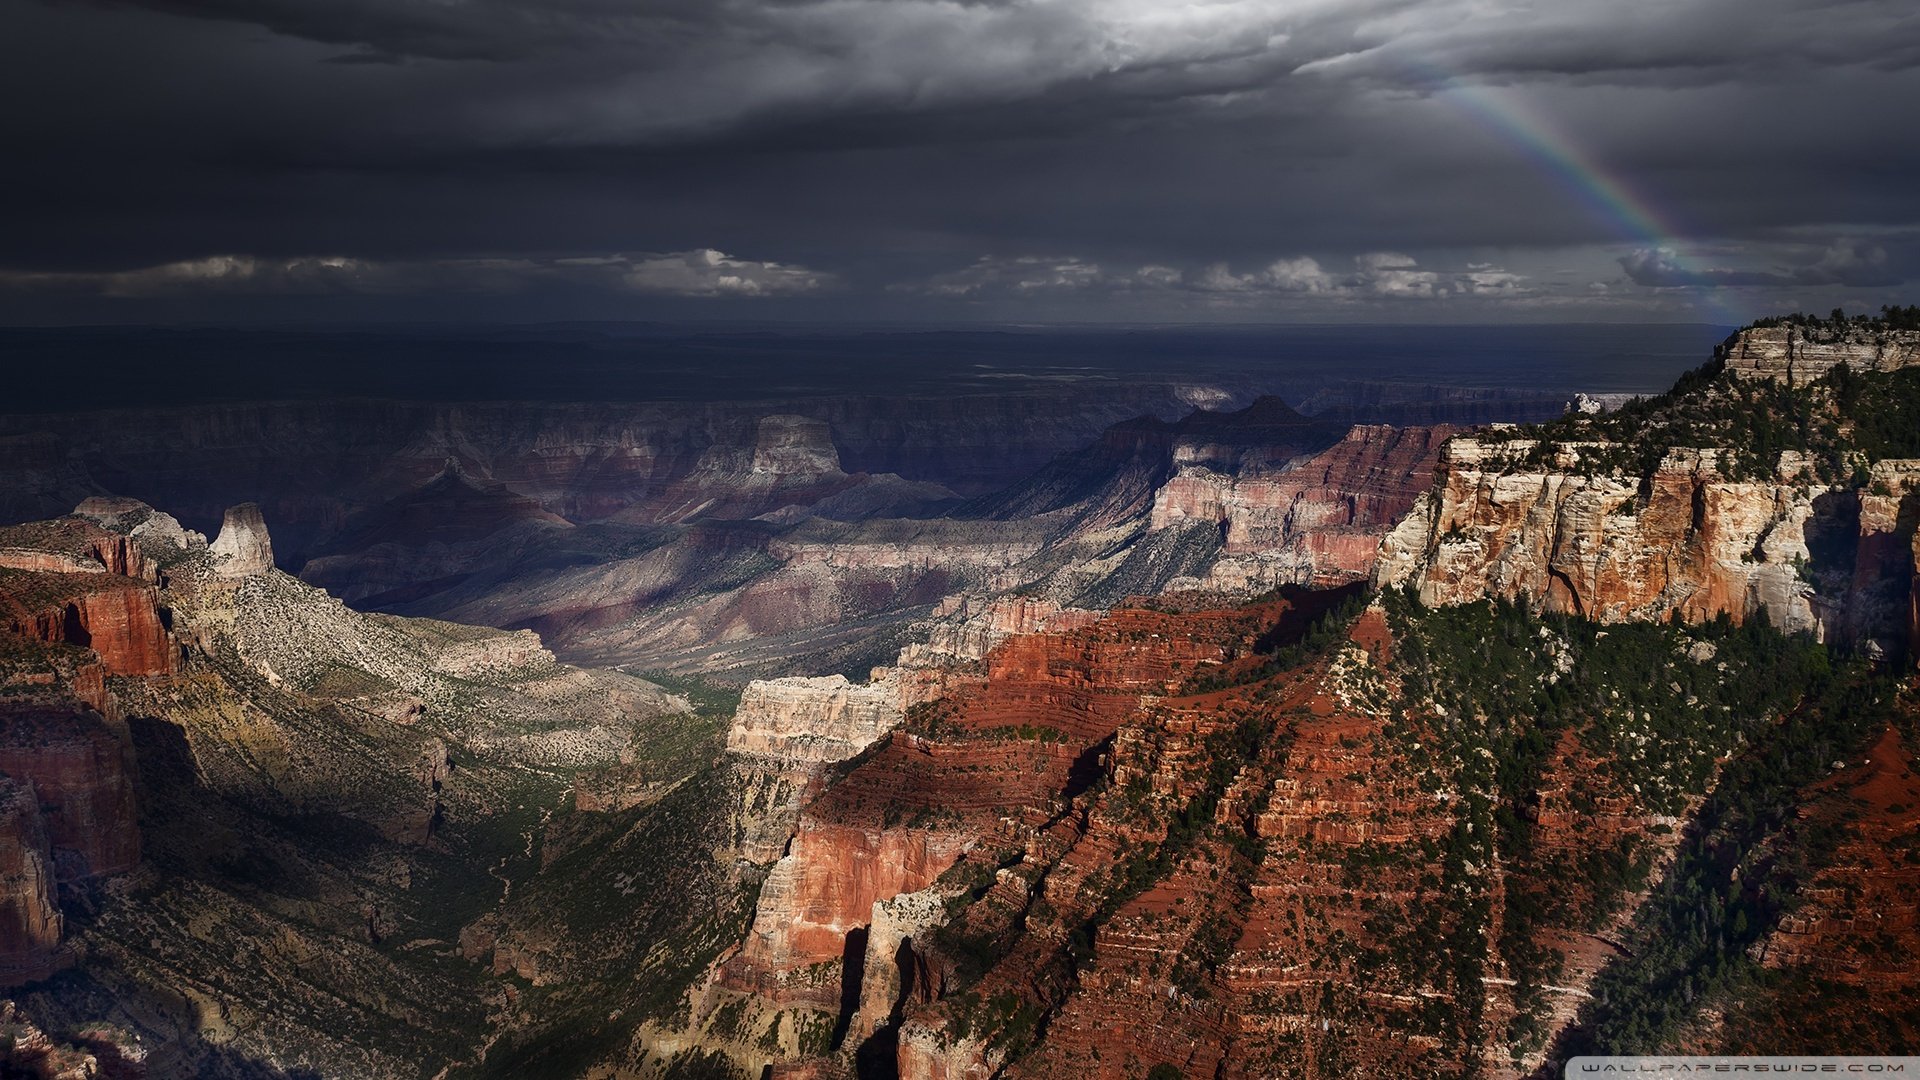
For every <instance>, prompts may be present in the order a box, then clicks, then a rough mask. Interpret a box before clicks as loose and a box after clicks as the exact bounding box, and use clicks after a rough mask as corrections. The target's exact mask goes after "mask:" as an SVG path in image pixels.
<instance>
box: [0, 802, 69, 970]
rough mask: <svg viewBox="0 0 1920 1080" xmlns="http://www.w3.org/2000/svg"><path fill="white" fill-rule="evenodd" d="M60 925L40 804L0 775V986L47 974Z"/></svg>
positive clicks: (52, 961)
mask: <svg viewBox="0 0 1920 1080" xmlns="http://www.w3.org/2000/svg"><path fill="white" fill-rule="evenodd" d="M61 925H62V919H61V916H60V908H59V906H58V904H57V902H56V900H55V892H54V870H53V850H52V849H51V848H50V847H49V846H48V844H47V830H46V823H45V821H43V820H42V818H41V816H40V801H39V799H38V798H37V797H36V796H35V793H34V790H33V786H32V785H31V784H24V783H21V782H20V781H17V780H14V779H12V778H11V777H8V776H5V775H0V987H6V986H18V985H20V984H21V983H26V982H32V981H34V980H36V979H44V978H46V977H47V976H48V975H49V974H51V973H52V971H53V968H54V966H55V961H56V956H55V953H56V951H57V950H58V949H59V947H60V929H61Z"/></svg>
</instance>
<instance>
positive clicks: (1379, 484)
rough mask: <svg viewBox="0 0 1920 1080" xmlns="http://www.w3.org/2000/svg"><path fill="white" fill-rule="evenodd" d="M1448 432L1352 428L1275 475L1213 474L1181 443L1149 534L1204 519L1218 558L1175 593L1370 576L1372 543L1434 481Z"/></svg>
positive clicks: (1200, 451)
mask: <svg viewBox="0 0 1920 1080" xmlns="http://www.w3.org/2000/svg"><path fill="white" fill-rule="evenodd" d="M1453 432H1454V429H1453V428H1449V427H1423V428H1390V427H1383V426H1379V425H1359V426H1356V427H1354V428H1353V429H1352V430H1350V431H1348V432H1347V435H1346V437H1345V438H1343V439H1341V440H1340V441H1339V442H1338V443H1336V444H1335V445H1334V446H1332V447H1330V448H1329V449H1327V450H1324V451H1322V452H1320V453H1318V454H1315V455H1313V456H1312V457H1309V458H1306V459H1304V460H1301V461H1297V462H1288V463H1286V465H1285V467H1283V468H1282V469H1280V470H1278V471H1271V470H1245V471H1234V472H1228V471H1221V470H1218V469H1215V468H1213V467H1211V465H1210V464H1209V463H1208V461H1207V458H1206V455H1205V448H1204V447H1199V446H1182V447H1180V448H1179V450H1178V451H1177V452H1176V455H1175V462H1176V465H1177V472H1176V473H1175V474H1174V476H1173V477H1172V478H1171V479H1170V480H1168V481H1167V483H1166V484H1165V486H1163V487H1161V488H1160V490H1159V491H1158V492H1156V493H1155V496H1154V501H1153V509H1152V512H1151V519H1150V525H1151V527H1152V528H1154V529H1165V528H1170V527H1175V526H1178V525H1181V524H1184V523H1188V522H1205V523H1208V524H1212V525H1214V526H1216V527H1217V528H1218V529H1219V530H1220V537H1221V556H1220V558H1219V559H1218V560H1217V561H1216V563H1215V564H1214V565H1213V566H1212V567H1210V568H1209V570H1208V572H1207V574H1206V575H1205V576H1204V577H1201V578H1199V579H1193V580H1186V579H1183V580H1181V581H1179V582H1176V583H1175V585H1174V587H1182V586H1186V587H1201V588H1214V589H1221V590H1224V591H1229V592H1237V593H1242V594H1245V593H1251V592H1257V591H1259V590H1260V589H1263V588H1271V587H1273V586H1275V585H1280V584H1313V585H1320V586H1328V585H1342V584H1345V583H1347V582H1349V581H1364V580H1367V579H1368V578H1369V577H1370V576H1371V575H1372V573H1373V566H1374V560H1375V558H1376V556H1377V555H1378V552H1379V547H1380V545H1379V539H1380V537H1381V535H1382V534H1383V533H1385V532H1386V531H1387V530H1388V529H1389V528H1391V527H1392V526H1393V525H1394V524H1395V523H1397V522H1398V521H1399V520H1400V519H1401V518H1402V517H1403V516H1404V515H1405V514H1406V513H1407V511H1408V510H1409V509H1411V508H1412V506H1413V504H1414V501H1415V500H1416V499H1417V498H1419V496H1420V495H1421V493H1423V492H1424V491H1426V490H1427V488H1428V487H1429V486H1430V485H1431V483H1432V480H1433V470H1434V467H1435V466H1436V465H1437V464H1438V462H1439V455H1440V447H1441V445H1442V444H1444V443H1445V442H1446V441H1447V439H1448V438H1449V437H1450V436H1451V435H1452V434H1453Z"/></svg>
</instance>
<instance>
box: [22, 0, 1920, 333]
mask: <svg viewBox="0 0 1920 1080" xmlns="http://www.w3.org/2000/svg"><path fill="white" fill-rule="evenodd" d="M0 4H8V5H10V7H9V9H8V14H7V16H6V20H7V29H8V31H9V33H6V34H0V93H4V94H5V97H6V101H7V102H8V104H7V105H6V106H4V107H0V137H3V138H5V139H6V140H7V144H8V145H9V146H10V147H12V148H14V149H15V151H16V152H15V154H14V155H13V157H14V160H13V161H11V162H10V166H11V167H10V168H9V169H8V170H5V171H4V172H0V207H4V208H5V209H0V266H4V267H8V268H10V272H9V273H8V274H7V275H6V276H5V277H3V278H0V286H5V287H6V288H8V289H11V290H14V291H16V292H18V291H26V292H32V293H36V294H39V293H45V292H47V291H49V290H52V291H56V292H61V293H63V294H65V295H70V296H78V295H81V294H95V295H103V296H104V295H111V296H114V297H124V296H128V295H131V294H130V293H129V291H128V290H129V289H135V290H136V291H137V288H145V286H144V285H141V286H137V287H136V286H135V285H133V284H130V283H136V282H154V281H163V282H165V283H166V284H165V289H164V290H163V292H164V293H165V294H166V295H174V294H178V293H180V292H182V291H185V290H196V289H197V290H203V291H210V292H218V293H219V294H221V295H226V296H231V297H234V298H236V299H235V301H234V302H235V303H239V302H240V299H239V298H244V297H245V296H248V295H254V294H260V293H273V294H275V295H281V296H298V295H335V294H346V295H371V294H379V295H385V296H399V295H405V294H406V293H408V292H409V291H414V292H421V293H435V292H442V293H445V292H453V293H463V292H473V291H475V290H481V289H493V290H496V291H498V292H500V293H501V294H502V295H532V294H533V293H534V292H539V291H540V290H528V289H527V288H526V287H525V283H526V282H535V283H540V284H541V287H542V288H543V289H544V288H548V287H551V288H552V289H568V288H577V289H580V290H586V292H585V293H583V295H588V294H590V295H592V296H595V297H600V298H601V301H605V302H606V303H607V304H609V305H611V304H612V303H613V300H614V299H617V298H619V297H628V296H635V295H641V294H640V293H637V292H635V290H633V289H631V288H624V287H623V288H609V287H607V282H608V281H609V280H613V279H615V278H617V277H618V275H612V274H608V273H589V272H584V271H579V270H563V269H560V268H561V267H563V266H574V267H578V266H582V265H587V264H588V263H589V262H591V261H592V260H621V259H628V260H631V259H635V258H640V259H645V258H650V257H651V256H631V255H628V254H623V253H631V252H667V253H681V254H678V255H672V256H663V257H668V258H683V257H684V255H685V254H686V253H697V252H703V251H714V252H721V251H723V252H727V253H729V254H728V255H726V256H724V258H726V259H729V260H732V261H735V262H738V263H740V264H741V265H742V266H758V267H783V268H793V269H796V270H797V272H799V273H802V274H803V275H805V276H806V280H810V281H816V282H827V281H831V282H832V284H833V287H831V288H825V287H822V288H808V289H798V288H787V287H776V286H773V285H770V284H767V283H766V282H765V281H762V282H761V286H762V287H761V288H760V290H759V291H758V292H756V291H755V290H754V289H753V288H746V287H742V288H739V289H733V290H727V289H719V288H715V289H711V290H708V291H704V292H703V291H700V290H699V289H687V290H671V289H667V290H655V291H654V292H651V293H646V294H645V295H653V296H703V297H733V298H736V299H740V300H743V301H744V300H749V299H753V300H759V301H761V302H763V303H764V302H765V301H766V299H767V298H768V297H770V296H800V297H808V298H810V299H808V300H807V301H806V302H808V303H812V304H816V305H819V310H820V311H822V312H824V313H827V314H835V313H846V312H849V311H855V312H859V313H861V314H866V313H869V312H875V311H880V312H885V311H901V312H905V313H908V314H915V315H926V314H929V313H937V312H938V311H939V310H942V308H941V305H943V304H944V305H949V306H951V305H957V304H978V303H982V302H984V301H983V298H985V297H989V296H997V297H1001V298H1003V300H1004V302H1005V303H1006V304H1009V305H1013V304H1018V303H1022V302H1024V303H1031V304H1034V305H1036V307H1035V310H1036V311H1044V312H1064V313H1067V314H1073V313H1076V312H1077V313H1082V314H1085V313H1089V312H1091V313H1092V314H1101V312H1100V311H1099V310H1096V309H1095V308H1090V307H1086V305H1095V306H1096V307H1097V305H1099V304H1107V305H1109V307H1110V308H1111V307H1113V306H1114V305H1119V306H1120V307H1118V308H1113V310H1111V311H1107V312H1106V314H1125V310H1121V309H1122V308H1124V309H1127V310H1131V309H1132V308H1136V307H1138V306H1139V305H1152V304H1162V305H1174V306H1173V307H1169V308H1168V309H1167V310H1169V311H1175V312H1177V311H1178V310H1181V309H1180V308H1179V307H1178V305H1188V306H1190V307H1194V308H1196V309H1206V310H1227V309H1230V310H1234V311H1249V312H1254V313H1256V314H1257V313H1258V312H1259V311H1261V310H1264V309H1263V307H1262V305H1276V307H1274V310H1280V309H1281V308H1283V307H1285V306H1286V305H1293V307H1290V308H1286V310H1287V311H1298V312H1309V311H1310V310H1311V308H1312V307H1313V305H1316V304H1317V305H1353V304H1359V303H1370V302H1379V303H1393V302H1396V301H1397V300H1400V299H1407V298H1422V299H1431V300H1436V301H1444V302H1450V303H1455V304H1460V305H1466V304H1481V305H1488V306H1490V309H1491V307H1494V306H1497V305H1501V304H1506V305H1511V306H1514V307H1516V308H1518V307H1523V306H1527V305H1535V306H1538V305H1542V304H1551V303H1560V302H1568V301H1570V300H1578V301H1579V302H1581V303H1589V304H1600V303H1605V304H1609V305H1621V306H1623V307H1622V310H1624V306H1630V304H1631V302H1632V301H1631V297H1632V296H1634V295H1636V294H1635V293H1634V292H1633V290H1636V289H1637V290H1639V291H1640V292H1639V294H1638V295H1640V296H1641V298H1642V299H1643V300H1644V301H1645V302H1646V303H1648V304H1654V305H1658V304H1668V303H1671V302H1672V300H1671V298H1670V297H1669V298H1667V299H1661V298H1660V297H1658V296H1655V295H1654V294H1655V293H1659V292H1661V291H1662V290H1668V291H1670V287H1673V286H1679V285H1685V286H1687V287H1688V288H1690V289H1692V290H1694V291H1696V292H1697V291H1704V290H1709V289H1750V290H1764V289H1771V288H1785V287H1793V288H1806V289H1896V288H1897V287H1898V285H1899V284H1900V283H1901V282H1903V281H1906V280H1908V279H1909V278H1911V277H1912V276H1913V268H1912V266H1911V265H1910V263H1909V262H1908V260H1907V259H1906V257H1905V255H1904V254H1903V251H1904V249H1903V248H1900V247H1899V246H1898V245H1896V244H1892V243H1882V244H1880V247H1881V249H1883V250H1882V258H1881V259H1880V260H1879V261H1878V262H1875V261H1874V259H1873V258H1871V257H1870V255H1871V252H1870V249H1871V248H1873V246H1874V244H1876V243H1879V241H1866V240H1857V238H1859V237H1880V236H1882V233H1883V231H1884V230H1886V229H1897V228H1902V227H1907V226H1911V225H1913V224H1915V222H1914V218H1915V216H1916V212H1915V206H1914V203H1913V200H1912V196H1911V192H1912V191H1913V190H1914V182H1915V180H1916V178H1920V143H1917V142H1916V141H1915V140H1913V139H1911V138H1910V132H1911V131H1912V130H1914V129H1915V127H1916V126H1920V105H1916V102H1920V68H1916V64H1920V13H1916V12H1915V11H1914V9H1913V5H1912V4H1911V3H1910V2H1907V0H1855V2H1840V3H1820V2H1792V0H1744V2H1737V3H1736V2H1734V0H1693V2H1684V3H1674V2H1671V0H1658V2H1656V0H1618V2H1615V3H1607V4H1595V3H1590V2H1575V0H1540V2H1525V0H1519V2H1511V3H1501V4H1487V3H1484V2H1482V0H1421V2H1413V0H1212V2H1194V3H1182V4H1169V3H1165V2H1163V0H1078V2H1066V0H971V2H963V0H545V2H542V3H538V4H533V3H508V2H505V0H381V2H374V0H245V2H242V0H117V2H114V3H109V4H105V5H102V4H96V3H88V4H67V3H56V4H51V5H46V4H33V3H27V2H24V0H0ZM1503 96H1504V97H1505V98H1509V99H1512V100H1514V101H1518V102H1520V103H1523V104H1524V105H1525V107H1526V110H1527V111H1528V112H1529V113H1530V114H1533V115H1536V116H1538V117H1541V118H1542V123H1544V124H1546V125H1547V126H1548V127H1550V128H1551V129H1553V130H1554V131H1555V132H1557V133H1558V135H1559V137H1560V138H1561V139H1562V140H1563V141H1564V142H1565V143H1566V144H1567V145H1571V146H1573V147H1575V148H1577V150H1578V151H1579V153H1580V155H1581V161H1580V162H1579V163H1577V165H1576V168H1575V171H1574V172H1572V173H1569V172H1567V171H1566V170H1565V169H1561V170H1558V171H1556V169H1555V168H1554V167H1552V166H1551V165H1548V164H1546V163H1543V162H1542V160H1541V159H1540V158H1539V157H1538V156H1537V155H1536V154H1535V153H1534V152H1533V151H1531V150H1529V149H1528V147H1527V146H1526V145H1524V143H1525V138H1524V137H1522V136H1519V135H1516V133H1515V132H1514V131H1511V130H1503V129H1502V126H1501V125H1500V124H1499V123H1498V122H1496V121H1490V120H1489V119H1488V117H1487V115H1486V112H1487V108H1488V105H1487V103H1488V102H1489V101H1495V102H1496V103H1497V101H1498V100H1500V99H1501V98H1502V97H1503ZM1578 168H1591V169H1594V170H1597V171H1600V172H1604V173H1606V174H1608V175H1611V176H1616V177H1619V178H1622V179H1623V182H1624V183H1625V185H1626V187H1627V188H1628V189H1629V190H1631V191H1632V192H1634V193H1635V194H1636V196H1637V197H1638V198H1640V199H1641V200H1642V201H1643V203H1644V207H1643V208H1644V209H1649V210H1657V211H1659V216H1661V217H1663V218H1664V219H1665V220H1668V221H1671V222H1674V223H1676V225H1675V228H1676V229H1678V230H1679V231H1680V232H1681V235H1678V236H1649V235H1646V234H1644V233H1639V232H1636V231H1635V230H1634V229H1633V228H1632V227H1630V225H1629V224H1627V219H1626V218H1623V217H1621V216H1620V215H1618V214H1609V213H1607V212H1606V211H1605V209H1604V208H1603V207H1597V206H1596V204H1595V202H1594V200H1593V199H1591V198H1590V197H1589V196H1588V195H1587V194H1585V193H1583V192H1582V191H1580V190H1579V183H1580V181H1579V179H1578V176H1577V170H1578ZM1788 232H1791V233H1793V237H1794V239H1793V245H1797V247H1796V248H1795V250H1794V251H1793V252H1789V253H1787V254H1784V255H1783V254H1779V253H1777V252H1776V253H1774V254H1772V255H1754V256H1752V257H1750V258H1747V259H1744V260H1733V261H1725V260H1721V261H1715V259H1713V258H1709V257H1707V256H1706V255H1703V254H1702V252H1711V251H1718V250H1731V249H1732V248H1736V247H1740V246H1741V245H1745V249H1747V250H1751V251H1754V252H1760V251H1762V249H1763V248H1764V247H1765V245H1767V244H1773V245H1775V246H1776V247H1778V246H1779V245H1780V244H1781V243H1783V241H1782V240H1781V237H1783V236H1785V235H1786V234H1787V233H1788ZM1847 244H1854V245H1855V246H1853V247H1850V248H1846V250H1845V251H1842V252H1841V253H1840V254H1837V255H1834V256H1833V257H1832V258H1831V259H1828V258H1826V256H1825V255H1823V254H1822V253H1823V252H1824V251H1825V250H1826V249H1827V248H1828V247H1829V246H1834V245H1840V246H1841V247H1845V245H1847ZM1861 245H1865V246H1861ZM1836 250H1838V248H1836ZM1663 251H1670V252H1673V253H1674V254H1671V255H1667V256H1663V255H1662V254H1661V253H1662V252H1663ZM1060 252H1073V253H1074V255H1073V257H1072V258H1071V259H1063V258H1061V257H1060V256H1058V253H1060ZM1381 252H1404V253H1406V254H1405V255H1404V256H1402V257H1403V258H1405V259H1406V260H1407V265H1404V266H1388V265H1371V266H1369V265H1368V264H1364V263H1363V262H1360V261H1356V260H1361V259H1366V258H1372V257H1374V255H1377V253H1381ZM1848 252H1851V255H1848ZM1370 253H1372V254H1370ZM1847 258H1852V259H1853V261H1852V262H1847V261H1846V260H1847ZM216 259H225V260H230V262H229V263H224V264H220V265H231V266H251V267H253V268H254V269H253V270H252V271H250V272H249V273H248V274H246V275H242V276H240V277H234V276H230V275H228V276H223V275H213V276H205V275H197V274H196V273H194V272H191V271H190V270H183V269H182V268H192V267H196V266H208V265H214V264H213V263H209V262H208V260H216ZM344 267H353V268H355V269H354V270H353V273H352V274H346V273H343V272H342V268H344ZM1307 267H1311V269H1310V270H1309V269H1306V268H1307ZM169 268H171V269H169ZM1276 268H1279V269H1277V270H1276ZM1289 268H1290V269H1289ZM1476 268H1477V269H1476ZM1623 271H1624V274H1625V276H1624V277H1622V276H1621V275H1622V272H1623ZM62 274H65V275H69V276H67V277H60V276H59V275H62ZM1048 275H1052V276H1051V277H1048ZM1476 275H1478V276H1477V277H1476ZM718 276H725V274H724V273H720V274H719V275H718ZM736 276H738V275H736ZM1030 279H1031V280H1032V281H1039V282H1041V283H1040V284H1030V283H1028V282H1029V281H1030ZM1054 279H1058V280H1057V281H1055V280H1054ZM741 280H742V281H748V282H754V281H759V280H760V279H754V278H751V277H747V278H742V279H741ZM794 280H798V279H794ZM322 282H324V283H330V284H326V285H325V286H324V287H322V286H321V285H320V284H316V283H322ZM509 283H512V284H509ZM1602 285H1606V286H1607V288H1602V287H1601V286H1602ZM296 286H297V287H296ZM138 295H140V296H143V297H151V296H155V295H160V294H156V293H153V292H139V293H138ZM542 295H544V293H543V294H542ZM1597 298H1598V299H1597ZM601 301H595V302H596V303H599V302H601ZM1043 305H1082V307H1081V308H1076V309H1072V310H1069V309H1067V308H1060V307H1043ZM500 310H502V311H511V310H514V309H513V308H512V302H510V301H503V302H502V306H501V308H500ZM596 310H600V309H596ZM604 310H606V311H607V312H608V313H609V314H618V313H620V312H621V311H623V310H625V309H622V308H619V307H617V306H608V307H605V308H604ZM1006 310H1007V311H1008V312H1009V313H1011V309H1010V308H1009V309H1006Z"/></svg>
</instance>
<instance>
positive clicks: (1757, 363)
mask: <svg viewBox="0 0 1920 1080" xmlns="http://www.w3.org/2000/svg"><path fill="white" fill-rule="evenodd" d="M1726 359H1727V371H1729V372H1730V373H1732V374H1734V375H1736V376H1739V377H1741V378H1745V379H1778V380H1782V381H1784V382H1786V383H1787V384H1788V385H1789V386H1803V385H1805V384H1807V383H1810V382H1812V381H1814V380H1815V379H1818V378H1819V377H1820V376H1822V375H1825V374H1826V373H1827V372H1829V371H1831V370H1832V369H1833V368H1835V367H1837V366H1839V365H1841V364H1845V365H1847V366H1848V367H1851V368H1854V369H1856V370H1859V371H1895V370H1898V369H1900V368H1904V367H1912V366H1914V365H1916V364H1920V330H1887V329H1861V328H1848V329H1845V330H1835V329H1831V328H1827V327H1822V326H1809V325H1803V324H1787V325H1782V326H1756V327H1750V328H1748V329H1746V330H1742V331H1740V333H1739V334H1738V335H1737V336H1736V337H1735V338H1734V340H1733V341H1732V342H1731V343H1730V344H1729V345H1728V346H1727V349H1726Z"/></svg>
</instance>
